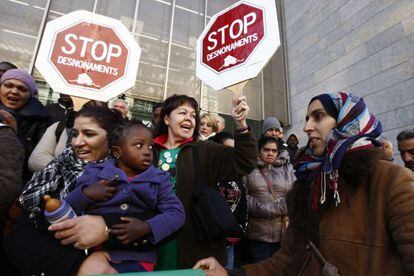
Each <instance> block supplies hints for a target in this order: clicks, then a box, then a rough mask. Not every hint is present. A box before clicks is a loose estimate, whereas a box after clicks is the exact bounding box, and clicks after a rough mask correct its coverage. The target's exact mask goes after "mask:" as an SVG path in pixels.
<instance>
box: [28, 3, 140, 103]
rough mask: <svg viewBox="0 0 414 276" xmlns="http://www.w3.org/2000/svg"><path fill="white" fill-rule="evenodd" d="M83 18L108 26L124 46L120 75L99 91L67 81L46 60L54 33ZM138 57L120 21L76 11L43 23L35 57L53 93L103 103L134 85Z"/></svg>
mask: <svg viewBox="0 0 414 276" xmlns="http://www.w3.org/2000/svg"><path fill="white" fill-rule="evenodd" d="M83 21H85V22H88V23H93V24H97V25H102V26H105V27H108V28H111V29H112V30H113V31H114V32H115V33H116V34H117V35H118V38H119V39H120V40H121V41H122V43H123V44H124V46H125V47H126V48H127V49H128V56H127V59H126V66H125V73H124V76H123V77H121V78H119V79H117V80H115V81H113V82H112V83H110V84H108V85H106V86H105V87H102V88H101V89H99V90H96V89H91V88H88V87H84V86H79V85H74V84H69V83H67V82H66V80H65V79H64V78H63V76H62V75H61V74H60V73H59V71H58V70H57V69H56V67H55V65H54V64H53V63H52V62H51V60H50V56H51V53H52V49H53V48H52V43H54V41H55V39H56V35H57V33H58V32H61V31H62V30H64V29H67V28H70V27H71V26H74V25H76V24H79V23H80V22H83ZM53 46H54V45H53ZM140 56H141V48H140V47H139V45H138V43H137V42H136V41H135V39H134V38H133V36H132V35H131V33H130V32H129V31H128V29H127V28H126V27H125V25H124V24H123V23H122V22H121V21H119V20H117V19H114V18H110V17H106V16H103V15H99V14H95V13H92V12H89V11H85V10H79V11H74V12H71V13H68V14H66V15H64V16H62V17H59V18H57V19H55V20H53V21H50V22H48V23H47V25H46V28H45V31H44V34H43V39H42V42H41V46H40V49H39V53H38V56H37V59H36V68H37V69H38V70H39V72H40V73H41V74H42V76H43V77H44V78H45V80H46V81H47V82H48V83H49V85H50V86H51V87H52V89H53V90H54V91H56V92H59V93H64V94H68V95H72V96H76V97H81V98H87V99H91V100H98V101H103V102H106V101H108V100H110V99H112V98H115V97H116V96H118V95H120V94H122V93H124V92H125V91H126V90H128V89H129V88H131V87H133V86H134V85H135V81H136V78H137V73H138V66H139V59H140ZM45 76H46V77H45Z"/></svg>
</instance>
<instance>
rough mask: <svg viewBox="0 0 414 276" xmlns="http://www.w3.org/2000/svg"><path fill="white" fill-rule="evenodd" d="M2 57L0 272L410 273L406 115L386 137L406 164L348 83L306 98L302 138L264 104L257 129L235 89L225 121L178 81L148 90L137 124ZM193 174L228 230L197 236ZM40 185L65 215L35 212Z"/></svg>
mask: <svg viewBox="0 0 414 276" xmlns="http://www.w3.org/2000/svg"><path fill="white" fill-rule="evenodd" d="M0 73H1V74H2V75H1V79H0V84H1V86H0V119H1V121H0V141H1V142H2V144H3V147H1V149H0V156H1V159H0V181H1V183H0V189H1V190H0V212H1V214H0V215H1V217H0V223H1V224H0V226H1V230H2V235H1V240H0V242H1V256H0V263H1V266H2V271H3V272H4V273H6V274H7V275H95V274H104V273H122V272H137V271H154V270H175V269H185V268H192V267H193V266H195V267H196V268H201V269H203V270H204V271H205V272H206V274H207V275H302V274H303V275H308V274H309V275H310V274H315V275H319V274H322V273H325V272H326V270H330V271H331V272H330V273H339V274H340V275H360V274H361V275H362V274H364V275H377V274H385V275H403V274H406V275H410V274H413V273H414V238H413V237H414V235H413V234H414V226H413V225H414V173H413V172H412V171H414V130H404V131H402V132H401V133H400V134H398V136H397V137H396V139H397V142H398V150H399V152H400V154H401V158H402V160H403V162H404V166H405V167H406V168H404V167H403V166H400V165H398V164H395V163H393V160H394V158H393V156H394V153H393V147H392V143H391V142H390V140H389V139H387V138H385V137H384V136H383V135H382V125H381V122H380V121H379V120H378V119H377V118H376V117H375V116H374V115H373V114H371V113H369V111H368V108H367V106H366V105H365V103H364V101H363V99H362V98H361V97H358V96H356V95H353V94H351V93H346V92H340V93H332V94H320V95H318V96H316V97H314V98H312V99H311V100H310V102H309V105H308V110H307V114H306V123H305V126H304V129H303V130H304V132H305V133H306V134H307V141H304V142H305V143H304V144H306V145H304V146H303V147H299V138H298V137H299V136H300V135H296V134H293V133H291V134H290V135H289V136H288V138H287V140H286V142H285V141H284V140H283V138H284V128H283V125H282V124H281V123H280V121H279V120H278V119H277V118H275V117H268V118H266V119H265V120H264V122H263V125H262V128H261V133H260V135H259V137H258V139H257V141H256V139H255V137H254V136H253V133H252V131H251V129H250V127H249V126H248V125H247V121H246V119H247V116H248V112H249V106H248V104H247V101H246V97H244V96H241V97H238V98H234V99H233V102H232V114H231V115H232V120H233V121H234V126H235V127H234V130H229V129H228V128H227V129H226V120H225V119H224V118H223V117H222V116H220V115H218V114H213V113H204V114H202V115H200V113H199V105H198V103H197V101H196V100H195V99H194V98H192V97H189V96H186V95H173V96H171V97H169V98H167V99H166V100H165V101H164V102H162V103H159V104H156V105H154V107H153V110H152V116H153V120H152V122H151V124H150V125H149V126H146V125H144V124H143V123H142V122H140V121H136V120H134V119H131V114H130V112H129V104H128V102H127V101H125V100H123V99H114V100H113V101H111V102H110V103H109V105H108V104H106V103H101V102H98V101H90V102H88V103H86V104H85V105H84V106H83V107H82V108H81V109H80V110H74V105H73V102H72V99H71V97H69V96H67V95H64V94H61V95H60V97H59V99H58V102H57V103H56V104H50V105H47V106H44V105H43V104H42V103H41V102H40V101H39V100H38V99H37V96H38V90H37V85H36V82H35V80H34V79H33V77H32V76H31V75H30V74H29V73H28V72H26V71H24V70H21V69H17V68H16V67H15V66H14V65H13V64H11V63H8V62H2V63H0ZM200 180H202V181H200ZM200 182H202V183H203V184H205V185H206V186H208V187H212V188H213V189H215V190H216V191H218V192H219V193H220V194H221V195H222V196H223V198H224V199H225V201H224V202H226V203H225V204H226V208H228V209H229V210H230V211H231V213H232V214H233V215H232V216H234V218H235V221H236V222H237V227H238V229H239V230H240V231H238V232H237V233H234V234H232V235H223V236H221V237H220V238H215V239H213V240H211V241H210V242H208V243H205V242H203V240H202V239H201V238H200V234H199V227H198V225H197V223H199V222H198V220H196V218H195V216H194V211H193V206H194V201H195V193H196V191H197V189H198V188H197V189H196V187H197V185H198V184H197V183H200ZM51 198H52V199H53V200H58V201H55V202H60V203H61V204H63V203H64V204H68V205H69V206H70V207H71V209H72V210H73V216H72V217H71V218H68V219H65V220H62V221H59V222H56V223H55V222H54V221H52V220H50V219H48V217H47V216H45V211H47V210H46V209H47V208H46V207H45V205H46V203H48V204H49V200H51ZM46 214H47V212H46ZM219 216H220V215H219ZM355 258H356V259H355ZM323 271H324V272H323ZM328 275H337V274H328Z"/></svg>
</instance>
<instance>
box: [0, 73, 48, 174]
mask: <svg viewBox="0 0 414 276" xmlns="http://www.w3.org/2000/svg"><path fill="white" fill-rule="evenodd" d="M0 83H1V86H0V110H4V111H6V112H7V115H12V116H13V117H15V119H16V120H17V137H18V138H19V140H20V142H21V143H22V145H23V147H24V149H25V151H26V153H25V155H26V158H25V167H24V173H23V174H24V176H23V179H24V180H28V178H29V177H30V172H29V170H28V168H27V159H28V158H29V156H30V154H31V152H32V151H33V149H34V147H35V146H36V144H37V143H38V142H39V140H40V138H41V137H42V135H43V133H44V132H45V131H46V129H47V127H48V126H49V125H50V124H51V118H50V116H49V113H48V112H47V110H46V108H45V107H44V106H43V105H42V104H41V103H40V102H39V100H38V99H36V97H35V95H36V94H37V93H38V91H37V85H36V82H35V80H34V79H33V77H32V76H31V75H30V74H29V73H28V72H26V71H24V70H21V69H11V70H8V71H6V72H5V73H4V74H3V75H2V77H1V80H0ZM7 115H6V116H7Z"/></svg>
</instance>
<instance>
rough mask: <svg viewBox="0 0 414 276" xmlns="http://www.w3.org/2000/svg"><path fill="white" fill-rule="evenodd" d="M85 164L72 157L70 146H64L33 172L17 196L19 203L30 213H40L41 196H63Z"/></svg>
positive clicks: (68, 191) (73, 184) (76, 180)
mask: <svg viewBox="0 0 414 276" xmlns="http://www.w3.org/2000/svg"><path fill="white" fill-rule="evenodd" d="M85 165H86V162H85V161H83V160H80V159H77V158H75V157H74V155H73V150H72V148H71V147H68V148H66V149H65V150H64V151H63V152H62V153H61V154H60V155H58V156H57V157H56V158H55V159H53V160H52V161H51V162H50V163H49V164H48V165H47V166H46V167H45V168H44V169H43V170H41V171H39V172H36V173H34V174H33V176H32V179H31V180H30V181H29V182H28V183H27V184H26V187H25V188H24V190H23V193H22V195H21V196H20V198H19V201H20V203H21V205H22V206H23V207H24V208H25V209H27V210H28V211H30V212H31V213H40V212H41V204H40V203H41V202H42V201H43V197H44V196H45V195H46V194H48V195H50V196H52V197H55V198H60V199H61V198H64V197H65V196H66V195H67V194H69V193H70V192H71V191H72V190H73V188H74V187H75V184H76V183H77V182H78V179H79V177H80V176H81V174H82V173H83V170H84V167H85Z"/></svg>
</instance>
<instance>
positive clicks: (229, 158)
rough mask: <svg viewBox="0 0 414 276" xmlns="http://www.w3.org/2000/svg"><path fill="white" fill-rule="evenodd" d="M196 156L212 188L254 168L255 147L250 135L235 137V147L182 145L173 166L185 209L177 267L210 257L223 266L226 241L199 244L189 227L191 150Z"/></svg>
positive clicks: (191, 177) (156, 153)
mask: <svg viewBox="0 0 414 276" xmlns="http://www.w3.org/2000/svg"><path fill="white" fill-rule="evenodd" d="M195 148H197V149H198V151H199V156H200V163H201V175H202V177H203V178H204V180H205V181H204V183H205V184H206V185H209V186H214V185H216V184H217V183H218V182H220V181H230V180H234V179H237V178H240V177H242V176H244V175H247V174H249V173H250V172H251V171H252V170H253V169H254V168H255V166H256V160H257V152H258V151H257V145H256V141H255V139H254V138H253V137H252V135H251V133H250V132H249V133H246V134H239V135H236V137H235V147H234V148H231V147H227V146H223V145H220V144H216V143H214V142H211V141H197V142H190V143H187V144H184V145H183V146H182V148H181V150H180V153H179V154H178V158H177V163H176V177H177V182H176V190H177V196H178V198H179V199H180V200H181V202H182V203H183V205H184V209H185V216H186V220H185V224H184V226H183V228H182V230H181V232H180V234H179V237H178V250H179V253H178V256H179V263H180V267H181V268H191V267H193V266H194V264H195V263H196V261H198V260H199V259H201V258H205V257H208V256H214V257H216V258H217V260H219V262H220V263H221V264H223V265H225V264H226V262H227V257H226V241H225V239H223V240H222V241H217V242H215V243H212V244H209V245H202V244H201V243H200V242H199V241H198V240H197V236H196V233H195V230H194V228H193V225H192V220H191V215H190V210H189V208H190V202H191V196H192V194H193V192H194V187H195V181H194V165H193V154H192V151H193V149H195ZM160 150H161V149H160V148H159V147H156V149H155V155H156V156H155V158H154V162H158V159H159V152H160Z"/></svg>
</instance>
